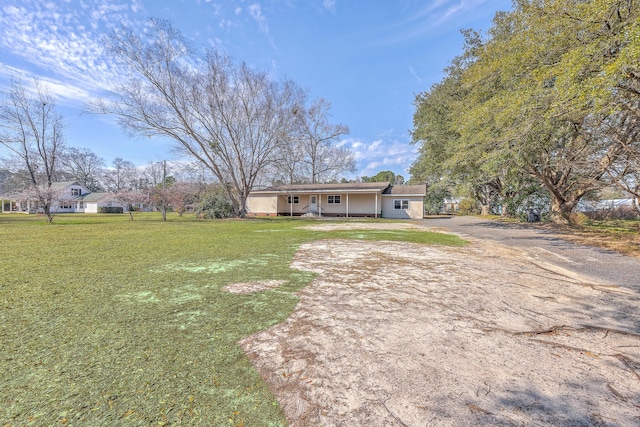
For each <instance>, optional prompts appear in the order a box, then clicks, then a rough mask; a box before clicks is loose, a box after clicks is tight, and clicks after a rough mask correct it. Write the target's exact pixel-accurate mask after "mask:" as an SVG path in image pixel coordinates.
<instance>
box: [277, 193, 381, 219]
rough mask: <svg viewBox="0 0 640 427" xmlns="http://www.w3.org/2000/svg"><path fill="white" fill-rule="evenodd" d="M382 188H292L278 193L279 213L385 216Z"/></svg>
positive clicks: (325, 215)
mask: <svg viewBox="0 0 640 427" xmlns="http://www.w3.org/2000/svg"><path fill="white" fill-rule="evenodd" d="M381 200H382V199H381V197H380V193H379V192H375V191H374V192H370V193H363V192H331V193H330V194H329V193H323V192H317V191H316V192H311V193H304V192H290V193H288V194H279V195H277V202H276V203H277V213H278V215H284V216H302V215H309V216H317V217H345V218H348V217H373V218H378V217H379V216H381V213H382V212H381V209H382V203H381Z"/></svg>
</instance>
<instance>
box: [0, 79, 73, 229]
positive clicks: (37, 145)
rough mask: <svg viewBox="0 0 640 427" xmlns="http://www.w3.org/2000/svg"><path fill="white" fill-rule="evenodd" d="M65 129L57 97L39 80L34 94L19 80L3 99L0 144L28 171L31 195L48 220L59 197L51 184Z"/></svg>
mask: <svg viewBox="0 0 640 427" xmlns="http://www.w3.org/2000/svg"><path fill="white" fill-rule="evenodd" d="M63 128H64V122H63V118H62V116H61V115H60V114H59V113H58V112H57V110H56V104H55V100H54V99H53V97H52V96H51V95H50V94H49V93H48V92H47V91H46V90H45V89H44V88H42V87H41V86H40V84H39V83H38V82H36V84H35V93H34V94H33V95H31V94H29V93H28V90H27V88H26V87H25V85H24V83H22V82H19V81H16V82H14V83H13V84H12V85H11V87H10V89H9V90H8V91H7V92H6V93H5V96H4V97H3V98H2V100H0V144H1V145H3V146H4V147H5V148H6V149H7V150H8V151H9V155H10V156H11V157H12V158H13V159H15V162H16V163H17V164H19V165H20V168H21V169H23V170H25V171H26V172H27V176H28V181H29V188H28V194H29V195H30V197H33V198H35V199H36V200H37V201H38V204H39V209H41V210H42V212H43V213H44V214H45V215H46V217H47V220H48V221H49V222H51V221H53V217H54V215H55V209H52V207H53V206H54V205H55V204H54V202H56V198H57V197H58V196H59V194H58V192H57V191H56V190H55V189H54V188H52V184H53V182H54V181H55V176H56V172H57V170H58V163H59V157H60V155H61V152H62V150H63V147H64V137H63V133H62V131H63Z"/></svg>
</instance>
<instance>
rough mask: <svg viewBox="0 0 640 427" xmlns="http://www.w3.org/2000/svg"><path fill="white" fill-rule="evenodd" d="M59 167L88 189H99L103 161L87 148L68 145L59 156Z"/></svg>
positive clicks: (103, 165)
mask: <svg viewBox="0 0 640 427" xmlns="http://www.w3.org/2000/svg"><path fill="white" fill-rule="evenodd" d="M60 164H61V169H62V170H63V171H64V172H65V173H67V174H69V175H70V176H72V177H73V178H74V179H75V180H77V181H78V182H79V183H80V184H82V185H84V186H85V187H87V188H88V189H89V190H90V191H100V190H101V185H100V179H101V178H102V176H103V175H104V167H105V161H104V159H102V158H101V157H98V155H96V154H95V153H94V152H93V151H91V150H90V149H88V148H76V147H69V148H67V149H66V150H64V152H63V153H62V156H61V158H60Z"/></svg>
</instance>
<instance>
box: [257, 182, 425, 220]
mask: <svg viewBox="0 0 640 427" xmlns="http://www.w3.org/2000/svg"><path fill="white" fill-rule="evenodd" d="M425 195H426V186H424V185H391V184H390V183H388V182H361V183H348V184H300V185H279V186H275V187H269V188H264V189H260V190H254V191H252V192H251V193H249V197H248V198H247V215H251V216H257V215H263V216H264V215H266V216H269V215H271V216H276V215H286V216H300V215H306V214H309V215H314V216H320V217H329V216H331V217H373V218H398V219H400V218H402V219H422V218H423V216H424V196H425Z"/></svg>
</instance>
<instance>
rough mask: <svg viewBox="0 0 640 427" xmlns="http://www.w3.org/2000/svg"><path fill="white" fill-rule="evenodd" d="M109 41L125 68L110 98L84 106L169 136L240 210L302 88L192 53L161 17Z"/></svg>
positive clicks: (285, 134)
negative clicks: (142, 30)
mask: <svg viewBox="0 0 640 427" xmlns="http://www.w3.org/2000/svg"><path fill="white" fill-rule="evenodd" d="M108 49H109V51H110V52H111V53H112V54H113V55H114V56H115V58H116V59H117V60H119V61H120V63H121V64H123V65H124V66H125V67H126V69H128V70H129V71H130V72H131V76H130V79H129V80H128V82H126V83H125V84H121V85H119V86H118V87H116V88H115V90H114V92H115V93H116V98H115V99H114V100H112V101H99V102H96V103H93V104H92V105H91V106H90V107H89V109H90V110H91V111H92V112H94V113H108V114H115V115H116V116H117V120H118V122H119V124H120V125H121V126H122V127H123V128H124V129H126V130H128V131H130V132H131V133H133V134H139V135H146V136H161V137H166V138H169V139H171V140H172V141H174V142H175V143H176V146H177V147H178V149H179V150H180V151H182V152H183V153H185V154H187V155H188V156H191V157H192V158H193V159H196V160H198V161H199V162H201V163H202V164H203V165H204V166H206V167H207V168H208V169H209V170H210V171H211V172H212V173H213V175H214V176H215V177H216V178H217V180H218V181H219V182H220V183H221V184H223V188H225V189H226V191H227V196H228V198H229V200H231V201H232V204H233V208H234V211H235V213H236V215H238V216H244V215H245V212H246V206H245V205H246V199H247V196H248V194H249V192H250V191H251V189H252V188H253V187H254V185H255V184H256V180H257V178H258V176H259V175H260V173H261V172H262V171H263V170H264V169H265V168H266V166H267V165H268V164H269V163H270V162H272V161H273V159H274V153H275V152H276V151H277V149H278V148H279V147H281V146H282V145H283V144H287V143H288V142H289V141H290V139H291V134H292V132H293V130H294V127H295V121H296V118H295V114H294V112H295V111H297V110H298V108H299V104H300V100H301V99H302V97H303V93H302V91H301V90H300V89H299V88H298V87H297V86H296V85H295V84H294V83H293V82H292V81H289V80H286V81H274V80H273V79H271V78H270V77H269V76H268V74H267V73H264V72H260V71H256V70H253V69H252V68H250V67H249V66H248V65H246V64H245V63H240V64H237V63H235V62H233V61H232V60H231V59H230V58H229V57H227V56H225V55H222V54H220V53H219V52H216V51H213V50H209V51H207V52H206V54H204V55H197V54H196V53H195V52H194V50H193V49H192V48H190V47H189V46H188V44H187V43H186V42H185V40H184V38H183V36H182V35H181V33H180V32H179V31H177V30H176V29H174V28H173V27H172V25H171V24H170V23H169V22H167V21H163V20H155V19H154V20H151V21H150V23H149V28H148V32H147V33H145V35H138V34H136V33H134V32H133V31H132V30H131V29H129V28H126V27H123V28H122V29H120V30H117V31H114V32H113V33H112V34H111V35H110V37H109V41H108Z"/></svg>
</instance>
